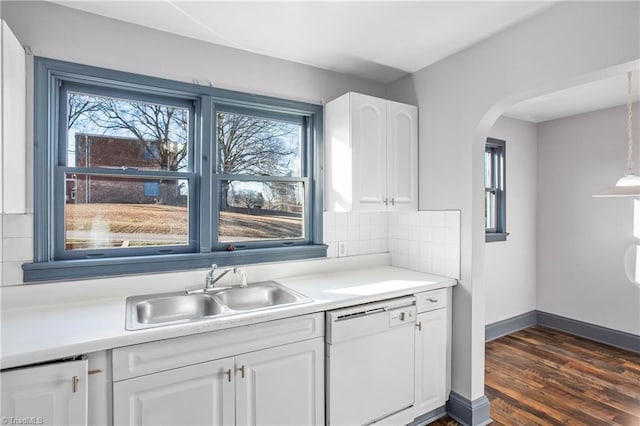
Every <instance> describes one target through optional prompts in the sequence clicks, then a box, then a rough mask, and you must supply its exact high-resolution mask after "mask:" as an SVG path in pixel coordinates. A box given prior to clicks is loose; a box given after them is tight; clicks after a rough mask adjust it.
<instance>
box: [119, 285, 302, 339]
mask: <svg viewBox="0 0 640 426" xmlns="http://www.w3.org/2000/svg"><path fill="white" fill-rule="evenodd" d="M308 302H312V300H311V299H309V298H308V297H306V296H303V295H301V294H299V293H297V292H295V291H293V290H291V289H289V288H286V287H283V286H281V285H280V284H278V283H276V282H274V281H265V282H260V283H255V284H249V285H248V286H246V287H220V288H214V289H211V290H207V291H201V292H196V293H187V292H178V293H161V294H148V295H142V296H131V297H128V298H127V312H126V329H127V330H139V329H144V328H151V327H159V326H163V325H171V324H180V323H186V322H191V321H198V320H204V319H212V318H218V317H224V316H228V315H237V314H241V313H247V312H251V311H256V310H263V309H270V308H277V307H285V306H291V305H297V304H299V303H308Z"/></svg>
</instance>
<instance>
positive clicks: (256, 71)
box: [0, 1, 386, 286]
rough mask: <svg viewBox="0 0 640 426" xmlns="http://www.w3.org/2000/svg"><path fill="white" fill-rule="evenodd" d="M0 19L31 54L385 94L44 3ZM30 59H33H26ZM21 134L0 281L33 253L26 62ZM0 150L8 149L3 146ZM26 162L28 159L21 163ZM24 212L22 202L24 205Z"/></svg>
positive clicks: (290, 95) (252, 87)
mask: <svg viewBox="0 0 640 426" xmlns="http://www.w3.org/2000/svg"><path fill="white" fill-rule="evenodd" d="M0 13H1V15H2V18H3V19H4V20H6V22H7V23H8V24H9V26H10V27H11V29H12V30H13V32H14V33H15V35H16V36H17V38H18V40H19V41H20V43H21V44H22V45H26V46H29V47H30V48H31V49H32V51H33V54H34V55H36V56H44V57H48V58H54V59H61V60H66V61H71V62H76V63H81V64H87V65H93V66H99V67H105V68H110V69H116V70H121V71H127V72H133V73H139V74H143V75H149V76H154V77H162V78H168V79H173V80H178V81H185V82H192V81H193V79H197V80H200V81H205V80H206V81H210V82H212V84H213V85H214V86H215V87H218V88H224V89H232V90H240V91H245V92H249V93H256V94H261V95H268V96H275V97H281V98H285V99H292V100H300V101H305V102H311V103H317V104H320V103H322V102H327V101H329V100H332V99H334V98H336V97H338V96H340V95H342V94H344V93H346V92H348V91H357V92H361V93H366V94H370V95H374V96H384V94H385V92H386V87H385V86H384V85H382V84H380V83H376V82H373V81H369V80H365V79H361V78H357V77H353V76H348V75H345V74H340V73H336V72H332V71H326V70H322V69H320V68H315V67H311V66H307V65H302V64H297V63H293V62H288V61H284V60H280V59H275V58H270V57H267V56H262V55H257V54H253V53H249V52H245V51H241V50H237V49H232V48H227V47H223V46H217V45H213V44H210V43H205V42H202V41H199V40H195V39H190V38H186V37H181V36H177V35H172V34H169V33H165V32H162V31H156V30H152V29H148V28H144V27H141V26H138V25H133V24H127V23H124V22H121V21H117V20H113V19H108V18H103V17H100V16H97V15H92V14H89V13H86V12H81V11H78V10H75V9H70V8H66V7H63V6H59V5H56V4H53V3H45V2H31V1H28V2H12V1H3V2H2V8H1V9H0ZM30 59H31V58H30ZM27 65H28V67H27V100H28V104H27V112H28V114H27V135H26V138H25V137H24V134H23V135H22V136H21V137H20V138H14V139H15V140H12V142H11V143H12V144H18V145H17V146H16V145H12V148H11V149H12V150H14V151H15V150H19V149H21V150H23V151H24V150H25V149H26V152H27V159H26V162H15V161H14V162H12V166H15V167H17V168H22V173H16V174H14V175H13V178H14V179H17V181H16V182H13V184H21V185H22V187H25V186H26V191H25V190H22V191H20V195H22V197H23V198H26V200H27V206H26V209H27V212H29V214H27V215H24V214H4V215H2V217H0V222H1V223H3V224H4V232H3V233H2V234H0V243H1V244H0V246H2V249H0V285H4V286H7V285H16V284H22V269H21V265H22V263H24V262H30V261H31V260H32V256H33V243H32V239H33V231H32V223H33V217H32V214H31V211H32V209H33V206H32V199H33V197H32V190H33V187H32V182H31V180H32V178H31V176H32V175H33V168H32V165H31V164H32V158H31V147H32V146H33V140H32V139H33V134H32V130H31V129H32V128H33V124H32V123H33V114H32V111H33V107H32V105H31V101H30V100H31V97H32V84H33V79H32V73H33V63H32V61H31V60H28V61H27ZM4 152H5V153H6V152H8V150H7V149H6V148H5V151H4ZM21 163H26V164H21ZM23 210H24V207H23Z"/></svg>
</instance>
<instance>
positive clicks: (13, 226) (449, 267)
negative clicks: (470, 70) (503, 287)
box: [0, 210, 460, 286]
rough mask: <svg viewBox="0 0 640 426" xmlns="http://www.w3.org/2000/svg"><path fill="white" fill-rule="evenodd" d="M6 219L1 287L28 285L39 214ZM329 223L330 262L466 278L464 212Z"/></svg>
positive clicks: (363, 216) (1, 224)
mask: <svg viewBox="0 0 640 426" xmlns="http://www.w3.org/2000/svg"><path fill="white" fill-rule="evenodd" d="M0 216H1V217H0V218H1V221H0V242H1V244H0V284H1V285H3V286H6V285H16V284H22V283H23V281H22V264H23V263H26V262H31V261H32V259H33V215H32V214H2V215H0ZM323 222H324V223H323V229H324V242H325V243H326V244H328V246H329V249H328V251H327V257H344V256H357V255H363V254H375V253H391V263H392V265H393V266H398V267H401V268H407V269H413V270H416V271H420V272H427V273H432V274H437V275H445V276H449V277H453V278H460V211H458V210H426V211H417V212H346V213H333V212H325V213H324V216H323ZM340 249H342V251H340Z"/></svg>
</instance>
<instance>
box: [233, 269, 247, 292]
mask: <svg viewBox="0 0 640 426" xmlns="http://www.w3.org/2000/svg"><path fill="white" fill-rule="evenodd" d="M233 272H235V273H236V274H240V287H247V271H245V270H244V269H238V268H235V269H234V271H233Z"/></svg>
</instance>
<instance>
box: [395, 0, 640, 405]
mask: <svg viewBox="0 0 640 426" xmlns="http://www.w3.org/2000/svg"><path fill="white" fill-rule="evenodd" d="M639 14H640V4H638V3H637V2H560V3H558V4H557V5H555V6H553V7H551V8H549V9H548V10H546V11H544V12H543V13H541V14H539V15H537V16H535V17H533V18H532V19H530V20H528V21H525V22H523V23H521V24H519V25H516V26H513V27H511V28H509V29H507V30H506V31H503V32H501V33H499V34H497V35H495V36H493V37H491V38H489V39H487V40H485V41H483V42H480V43H478V44H476V45H475V46H472V47H471V48H468V49H466V50H464V51H462V52H460V53H458V54H456V55H453V56H450V57H448V58H446V59H444V60H442V61H440V62H438V63H436V64H434V65H432V66H429V67H427V68H425V69H423V70H420V71H418V72H416V73H414V74H412V75H411V76H408V77H406V78H403V79H401V80H399V81H397V82H395V83H393V84H392V85H390V88H389V95H390V96H391V97H392V98H393V99H395V100H398V101H403V102H409V103H416V104H417V105H418V107H419V114H420V116H419V122H420V127H419V134H420V142H419V143H420V147H419V152H420V158H419V171H420V194H419V195H420V197H419V198H420V208H421V209H436V208H438V209H460V210H461V211H462V216H461V217H462V223H461V226H462V231H461V232H462V234H461V238H462V241H461V249H462V257H461V277H462V278H461V280H460V285H458V286H456V288H455V289H454V294H453V304H454V306H455V309H454V310H453V342H452V349H453V351H452V389H453V390H454V391H455V392H457V393H458V394H460V395H462V396H463V397H465V398H469V399H471V400H475V399H477V398H480V397H482V396H483V395H484V326H485V284H484V275H485V271H484V269H485V259H484V258H485V242H484V227H483V209H484V205H483V204H484V190H483V168H484V164H483V151H484V141H485V139H486V137H487V136H489V129H490V128H491V126H492V125H493V123H494V122H495V120H496V119H497V118H498V117H500V116H501V115H502V113H503V112H504V110H505V109H506V108H507V107H509V106H511V105H513V104H515V103H517V102H518V101H520V100H524V99H528V98H531V97H533V96H536V95H542V94H545V93H550V92H553V91H555V90H557V89H560V88H565V87H569V86H571V85H575V84H579V83H582V82H586V81H589V80H593V79H595V78H596V77H604V76H609V75H611V73H613V72H614V71H617V72H619V70H620V68H624V69H627V68H628V67H629V66H630V65H631V63H632V62H633V61H638V59H639V56H640V55H639V52H640V21H639V20H638V16H639ZM614 68H617V69H614Z"/></svg>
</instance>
